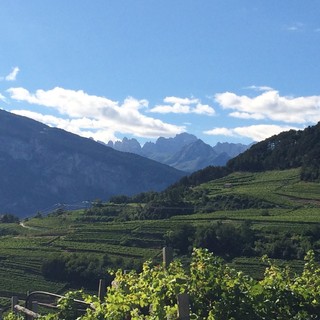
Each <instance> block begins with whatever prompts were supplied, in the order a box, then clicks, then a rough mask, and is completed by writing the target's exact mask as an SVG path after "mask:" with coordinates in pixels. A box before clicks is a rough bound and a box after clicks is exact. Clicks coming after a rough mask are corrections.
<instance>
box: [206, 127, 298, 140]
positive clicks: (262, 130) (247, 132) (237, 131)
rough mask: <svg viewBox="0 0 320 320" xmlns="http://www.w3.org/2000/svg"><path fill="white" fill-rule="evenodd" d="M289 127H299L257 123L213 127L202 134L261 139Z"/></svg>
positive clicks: (286, 129) (295, 128)
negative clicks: (242, 125)
mask: <svg viewBox="0 0 320 320" xmlns="http://www.w3.org/2000/svg"><path fill="white" fill-rule="evenodd" d="M290 129H294V130H300V129H301V128H297V127H291V126H278V125H267V124H258V125H252V126H246V127H236V128H214V129H212V130H208V131H205V132H204V134H207V135H221V136H227V137H243V138H250V139H252V140H253V141H262V140H264V139H267V138H269V137H271V136H273V135H276V134H279V133H280V132H282V131H288V130H290Z"/></svg>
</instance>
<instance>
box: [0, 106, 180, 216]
mask: <svg viewBox="0 0 320 320" xmlns="http://www.w3.org/2000/svg"><path fill="white" fill-rule="evenodd" d="M0 174H1V179H0V195H1V197H0V213H14V214H17V215H19V216H21V217H22V216H28V215H31V214H34V213H36V212H37V211H41V210H43V209H45V208H47V207H49V206H52V205H54V204H56V203H68V204H70V203H76V202H82V201H92V200H94V199H102V200H107V199H108V198H109V197H110V196H112V195H118V194H125V195H133V194H135V193H139V192H143V191H150V190H154V191H159V190H162V189H164V188H166V187H167V186H169V185H170V184H172V183H174V182H176V181H177V180H178V179H179V178H181V177H182V176H183V175H184V173H183V172H181V171H178V170H176V169H174V168H172V167H169V166H167V165H163V164H160V163H158V162H156V161H152V160H150V159H147V158H144V157H141V156H139V155H136V154H132V153H124V152H119V151H116V150H114V149H112V148H110V147H107V146H105V145H102V144H100V143H97V142H95V141H93V140H91V139H86V138H81V137H79V136H77V135H74V134H71V133H69V132H66V131H64V130H61V129H57V128H50V127H48V126H46V125H44V124H42V123H39V122H36V121H34V120H31V119H28V118H26V117H21V116H17V115H14V114H11V113H9V112H6V111H3V110H0Z"/></svg>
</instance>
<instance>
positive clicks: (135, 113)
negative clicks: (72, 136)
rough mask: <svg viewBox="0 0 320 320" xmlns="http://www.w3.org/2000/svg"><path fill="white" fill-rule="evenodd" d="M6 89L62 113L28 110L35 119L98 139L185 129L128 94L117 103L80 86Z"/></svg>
mask: <svg viewBox="0 0 320 320" xmlns="http://www.w3.org/2000/svg"><path fill="white" fill-rule="evenodd" d="M8 92H9V94H10V96H11V98H12V99H14V100H17V101H23V102H28V103H30V104H36V105H40V106H44V107H47V108H52V109H54V110H56V111H58V112H59V113H60V114H61V115H63V116H64V117H63V118H62V117H61V118H59V117H53V118H52V117H51V118H50V116H46V115H43V114H29V116H31V117H32V118H34V119H35V120H38V121H42V122H44V123H46V124H50V125H54V126H59V127H60V128H63V129H65V130H68V131H71V132H73V133H77V134H80V135H83V136H89V135H90V136H93V137H94V139H96V137H97V136H99V140H102V137H104V136H113V137H114V136H115V133H116V132H121V133H123V134H133V135H135V136H139V137H148V138H154V137H159V136H163V137H170V136H174V135H176V134H178V133H181V132H183V131H185V127H184V126H176V125H173V124H169V123H165V122H163V121H161V120H159V119H155V118H151V117H147V116H145V115H144V114H142V113H141V112H140V109H143V108H147V106H148V101H147V100H137V99H135V98H132V97H128V98H127V99H125V100H124V102H123V103H122V104H120V103H119V102H116V101H112V100H110V99H107V98H105V97H99V96H94V95H89V94H87V93H85V92H84V91H82V90H79V91H74V90H67V89H63V88H59V87H56V88H54V89H52V90H47V91H45V90H37V91H36V92H35V93H34V94H32V93H30V92H29V91H28V90H26V89H24V88H10V89H8ZM15 112H16V113H17V112H19V111H18V110H16V111H15ZM21 112H24V113H25V112H26V111H20V113H21ZM43 113H46V112H45V111H44V112H43ZM40 118H41V119H42V120H41V119H40ZM64 118H69V119H68V120H65V119H64ZM86 129H87V130H86ZM102 141H106V140H102Z"/></svg>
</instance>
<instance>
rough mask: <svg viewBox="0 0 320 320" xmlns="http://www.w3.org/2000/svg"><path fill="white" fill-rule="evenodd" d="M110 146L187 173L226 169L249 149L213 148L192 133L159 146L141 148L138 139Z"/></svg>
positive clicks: (161, 140)
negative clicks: (226, 165) (230, 161)
mask: <svg viewBox="0 0 320 320" xmlns="http://www.w3.org/2000/svg"><path fill="white" fill-rule="evenodd" d="M108 145H109V146H110V147H112V148H114V149H116V150H119V151H126V152H132V153H136V154H139V155H142V156H145V157H147V158H149V159H153V160H156V161H159V162H161V163H164V164H167V165H170V166H172V167H174V168H176V169H179V170H183V171H185V172H194V171H197V170H200V169H203V168H205V167H207V166H210V165H211V166H224V165H225V164H226V163H227V162H228V160H230V159H231V158H233V157H235V156H237V155H238V154H240V153H242V152H244V151H245V150H247V149H248V146H247V145H244V144H241V143H237V144H236V143H228V142H224V143H217V145H216V146H214V147H211V146H210V145H208V144H206V143H204V142H203V141H202V140H200V139H198V138H197V137H196V136H194V135H192V134H188V133H181V134H178V135H176V136H175V137H174V138H163V137H160V138H159V139H157V141H156V142H155V143H153V142H147V143H145V144H144V145H143V147H141V146H140V144H139V142H138V141H137V140H136V139H127V138H124V139H123V140H122V141H117V142H115V143H113V142H112V141H109V143H108Z"/></svg>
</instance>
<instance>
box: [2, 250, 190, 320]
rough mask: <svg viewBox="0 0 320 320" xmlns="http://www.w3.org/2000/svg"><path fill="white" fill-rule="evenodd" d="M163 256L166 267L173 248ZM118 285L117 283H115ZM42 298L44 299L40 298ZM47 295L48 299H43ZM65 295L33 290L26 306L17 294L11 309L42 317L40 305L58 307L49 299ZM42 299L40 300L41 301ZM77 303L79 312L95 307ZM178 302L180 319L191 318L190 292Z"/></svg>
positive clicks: (28, 318) (28, 316)
mask: <svg viewBox="0 0 320 320" xmlns="http://www.w3.org/2000/svg"><path fill="white" fill-rule="evenodd" d="M162 256H163V265H164V267H168V266H169V264H170V263H171V262H172V260H173V250H172V248H169V247H164V248H163V250H162ZM113 285H115V286H116V283H113ZM105 295H106V282H105V279H100V281H99V289H98V297H99V299H100V300H101V301H102V300H103V299H104V297H105ZM39 297H40V298H42V299H39ZM44 297H46V298H47V299H43V298H44ZM63 297H64V296H62V295H58V294H55V293H51V292H46V291H33V292H31V293H29V294H28V295H27V297H26V300H25V306H24V307H23V306H21V305H19V300H18V297H17V296H13V297H12V298H11V311H12V312H13V313H15V314H18V313H20V314H24V316H25V320H33V319H36V318H39V317H40V314H39V313H38V308H39V306H41V307H45V308H50V309H58V307H57V305H56V303H52V301H51V303H50V302H48V301H47V300H48V298H49V299H56V300H58V299H60V298H63ZM39 300H40V301H39ZM73 301H74V302H75V304H77V310H78V311H79V313H85V311H86V309H87V308H93V306H92V305H91V304H88V303H87V302H85V301H82V300H77V299H74V300H73ZM177 303H178V319H179V320H189V319H190V303H189V296H188V294H186V293H184V294H179V295H178V296H177ZM0 320H2V310H1V309H0Z"/></svg>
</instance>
